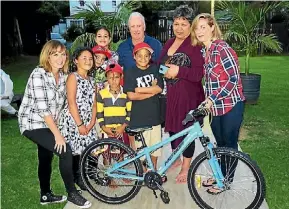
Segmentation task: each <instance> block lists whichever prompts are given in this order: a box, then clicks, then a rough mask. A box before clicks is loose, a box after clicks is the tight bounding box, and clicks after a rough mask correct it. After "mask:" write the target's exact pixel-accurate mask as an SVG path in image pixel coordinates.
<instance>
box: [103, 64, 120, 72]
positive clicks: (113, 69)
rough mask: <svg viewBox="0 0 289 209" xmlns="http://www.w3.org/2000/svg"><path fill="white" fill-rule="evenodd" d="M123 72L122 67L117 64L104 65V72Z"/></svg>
mask: <svg viewBox="0 0 289 209" xmlns="http://www.w3.org/2000/svg"><path fill="white" fill-rule="evenodd" d="M110 71H111V72H113V73H120V74H123V71H122V67H121V66H120V65H119V64H117V63H116V64H110V65H108V66H107V67H106V70H105V74H106V73H108V72H110Z"/></svg>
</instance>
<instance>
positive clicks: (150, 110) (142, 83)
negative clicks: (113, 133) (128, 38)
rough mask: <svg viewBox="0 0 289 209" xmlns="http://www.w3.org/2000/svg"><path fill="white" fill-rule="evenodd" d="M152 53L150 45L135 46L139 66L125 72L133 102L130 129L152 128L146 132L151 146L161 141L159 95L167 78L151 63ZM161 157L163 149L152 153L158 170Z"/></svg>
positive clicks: (145, 137)
mask: <svg viewBox="0 0 289 209" xmlns="http://www.w3.org/2000/svg"><path fill="white" fill-rule="evenodd" d="M152 53H153V49H152V48H151V47H150V46H149V45H148V44H146V43H139V44H137V45H135V47H134V50H133V55H134V59H135V61H136V66H135V67H133V68H132V69H128V70H126V71H125V73H124V92H126V93H127V96H128V98H129V99H130V100H132V110H131V120H130V127H132V128H140V127H148V126H150V127H152V130H148V131H145V132H144V133H143V136H144V139H145V141H146V144H147V146H152V145H154V144H157V143H159V142H161V125H160V124H161V118H160V104H159V97H158V94H160V93H161V92H162V89H163V79H162V77H161V75H160V74H159V72H158V67H157V66H156V65H151V64H150V61H151V57H152ZM132 144H133V143H132ZM138 144H139V143H138ZM160 155H161V150H160V149H159V150H156V151H155V152H154V153H152V156H151V157H152V161H153V164H154V168H155V169H156V168H157V159H158V157H159V156H160Z"/></svg>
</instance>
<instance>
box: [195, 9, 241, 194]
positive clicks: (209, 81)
mask: <svg viewBox="0 0 289 209" xmlns="http://www.w3.org/2000/svg"><path fill="white" fill-rule="evenodd" d="M221 36H222V34H221V31H220V28H219V26H218V24H217V22H216V20H215V19H214V17H212V16H211V15H210V14H206V13H203V14H199V15H198V16H197V17H196V18H195V19H194V21H193V23H192V33H191V38H192V44H193V45H198V44H200V45H203V46H204V48H203V50H202V52H203V57H204V59H205V64H204V74H205V86H206V97H207V99H206V100H205V104H206V107H207V108H209V109H211V111H212V114H213V120H212V124H211V128H212V131H213V133H214V136H215V138H216V141H217V145H218V146H219V147H230V148H233V149H236V150H237V149H238V137H239V130H240V127H241V123H242V121H243V112H244V100H245V98H244V95H243V87H242V83H241V78H240V67H239V61H238V57H237V54H236V52H235V51H234V50H233V49H232V48H231V47H230V46H229V45H228V44H227V43H226V42H225V41H223V40H222V39H221ZM236 165H237V163H234V164H232V165H230V166H229V167H227V168H231V169H230V171H232V172H231V173H232V174H231V175H229V177H228V181H233V177H234V170H235V168H236ZM227 166H228V165H227ZM221 167H222V171H223V174H224V175H225V174H226V173H227V172H228V171H227V172H226V170H225V168H226V165H224V163H222V164H221ZM230 171H229V172H230ZM214 183H215V180H214V179H208V180H207V181H206V182H203V186H208V187H209V186H213V184H214ZM207 191H208V192H209V193H213V194H218V193H220V192H222V191H221V190H220V189H218V188H216V187H211V188H210V189H208V190H207Z"/></svg>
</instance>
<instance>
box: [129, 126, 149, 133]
mask: <svg viewBox="0 0 289 209" xmlns="http://www.w3.org/2000/svg"><path fill="white" fill-rule="evenodd" d="M148 130H152V127H150V126H147V127H143V128H130V127H126V128H125V132H126V133H128V134H131V135H135V134H137V133H142V132H144V131H148Z"/></svg>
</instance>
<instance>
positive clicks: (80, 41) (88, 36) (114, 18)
mask: <svg viewBox="0 0 289 209" xmlns="http://www.w3.org/2000/svg"><path fill="white" fill-rule="evenodd" d="M140 6H141V5H140V2H137V1H126V2H122V3H120V4H119V5H118V6H117V8H116V10H115V13H111V14H105V13H104V12H102V11H101V10H100V9H99V7H98V5H96V4H95V3H90V4H88V5H87V9H82V8H79V7H77V9H78V13H77V14H76V15H75V17H76V18H84V19H85V21H89V23H90V25H93V26H94V27H95V29H96V28H98V27H100V26H105V27H106V28H107V29H108V30H109V31H110V32H111V35H112V36H113V34H114V30H115V29H116V30H117V33H118V32H119V28H120V26H121V25H124V24H126V23H127V21H128V18H129V15H130V14H131V13H132V12H133V11H134V10H136V9H137V8H139V7H140ZM94 31H95V30H94ZM94 39H95V34H94V33H85V34H82V35H80V36H78V37H77V38H76V39H75V41H74V42H73V43H72V45H71V48H70V51H71V52H73V51H74V50H75V49H76V48H77V47H79V46H87V47H92V46H94V45H95V40H94ZM120 42H121V41H119V42H118V43H115V44H112V45H111V47H112V48H111V49H112V50H115V49H116V47H117V46H118V44H119V43H120Z"/></svg>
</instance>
